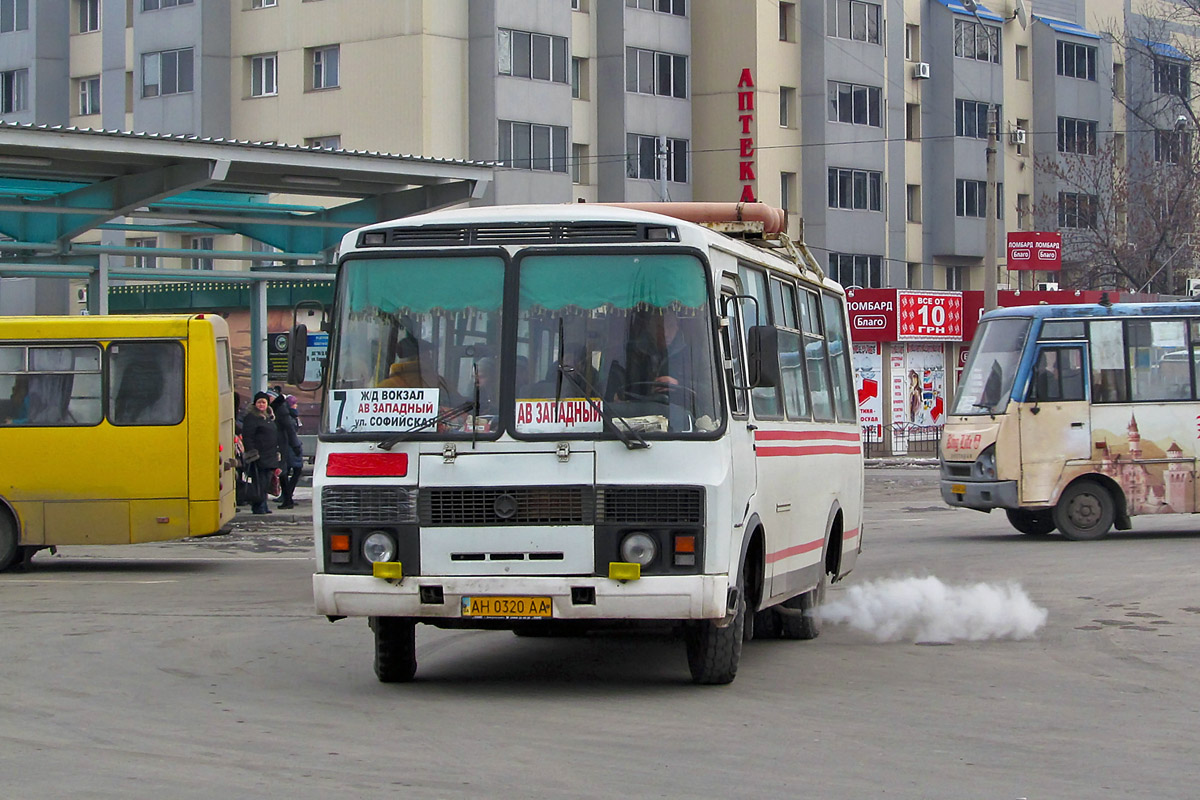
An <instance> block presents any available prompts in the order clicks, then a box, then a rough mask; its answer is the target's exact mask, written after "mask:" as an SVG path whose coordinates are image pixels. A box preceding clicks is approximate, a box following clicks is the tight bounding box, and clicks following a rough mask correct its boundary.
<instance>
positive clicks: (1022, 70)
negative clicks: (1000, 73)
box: [1015, 44, 1029, 81]
mask: <svg viewBox="0 0 1200 800" xmlns="http://www.w3.org/2000/svg"><path fill="white" fill-rule="evenodd" d="M1016 57H1017V63H1016V65H1015V66H1016V74H1017V80H1019V81H1027V80H1029V48H1028V47H1027V46H1026V45H1023V44H1019V45H1017V50H1016Z"/></svg>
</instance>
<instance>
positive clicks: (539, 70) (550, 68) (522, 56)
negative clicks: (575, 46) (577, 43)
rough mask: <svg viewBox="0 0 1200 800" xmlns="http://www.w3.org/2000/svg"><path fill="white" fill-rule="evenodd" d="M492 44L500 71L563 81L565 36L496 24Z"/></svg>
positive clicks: (565, 77)
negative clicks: (503, 26) (514, 29)
mask: <svg viewBox="0 0 1200 800" xmlns="http://www.w3.org/2000/svg"><path fill="white" fill-rule="evenodd" d="M496 45H497V52H498V57H499V70H500V74H501V75H512V76H513V77H514V78H531V79H532V80H535V81H553V82H555V83H566V82H567V39H566V37H564V36H546V35H545V34H541V33H528V32H526V31H512V30H508V29H506V28H500V29H499V30H498V31H497V32H496Z"/></svg>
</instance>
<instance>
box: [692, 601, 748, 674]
mask: <svg viewBox="0 0 1200 800" xmlns="http://www.w3.org/2000/svg"><path fill="white" fill-rule="evenodd" d="M746 608H747V606H746V595H745V592H742V591H739V592H738V607H737V612H736V613H735V614H734V615H733V620H732V621H731V622H730V623H729V624H728V625H726V626H725V627H724V628H721V627H718V626H717V622H718V621H717V620H713V619H701V620H696V621H694V622H689V623H688V624H687V625H685V626H684V629H683V639H684V643H685V644H686V645H687V659H688V669H689V670H691V673H692V682H693V683H701V684H709V685H717V684H725V683H731V682H732V681H733V679H734V677H736V676H737V671H738V662H740V661H741V659H742V634H743V632H744V631H745V628H746V614H747V611H746Z"/></svg>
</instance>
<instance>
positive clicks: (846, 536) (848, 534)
mask: <svg viewBox="0 0 1200 800" xmlns="http://www.w3.org/2000/svg"><path fill="white" fill-rule="evenodd" d="M855 536H858V528H851V529H850V530H848V531H843V532H842V541H843V542H848V541H850V540H851V539H853V538H854V537H855Z"/></svg>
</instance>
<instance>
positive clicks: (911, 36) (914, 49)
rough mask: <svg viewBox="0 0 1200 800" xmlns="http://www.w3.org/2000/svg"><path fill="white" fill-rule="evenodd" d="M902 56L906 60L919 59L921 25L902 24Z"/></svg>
mask: <svg viewBox="0 0 1200 800" xmlns="http://www.w3.org/2000/svg"><path fill="white" fill-rule="evenodd" d="M904 58H905V59H906V60H908V61H920V60H921V26H920V25H905V26H904Z"/></svg>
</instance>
